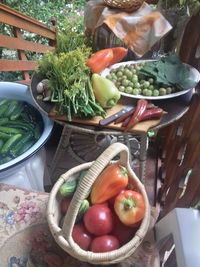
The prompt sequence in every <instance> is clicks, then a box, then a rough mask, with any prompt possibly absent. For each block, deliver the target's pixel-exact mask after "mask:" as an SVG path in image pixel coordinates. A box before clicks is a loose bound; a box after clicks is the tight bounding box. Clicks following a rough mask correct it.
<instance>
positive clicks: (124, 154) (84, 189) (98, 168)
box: [62, 143, 130, 246]
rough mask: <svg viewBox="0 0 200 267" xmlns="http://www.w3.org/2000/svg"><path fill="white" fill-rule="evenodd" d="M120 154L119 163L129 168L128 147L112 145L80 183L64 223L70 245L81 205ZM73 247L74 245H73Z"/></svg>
mask: <svg viewBox="0 0 200 267" xmlns="http://www.w3.org/2000/svg"><path fill="white" fill-rule="evenodd" d="M119 153H120V159H119V162H120V164H122V165H123V166H125V167H126V166H127V165H128V167H130V166H129V150H128V147H127V146H126V145H124V144H122V143H113V144H111V145H110V146H109V147H108V148H107V149H106V150H105V151H104V152H103V153H102V154H101V155H100V156H99V157H98V158H97V160H96V161H94V163H93V164H92V166H91V168H90V169H89V170H88V171H87V173H86V175H85V176H84V178H83V179H82V181H81V182H80V184H79V186H78V188H77V190H76V192H75V193H74V195H73V198H72V200H71V202H70V205H69V208H68V211H67V214H66V215H65V218H64V223H63V227H62V230H63V234H64V236H65V238H66V239H67V241H68V242H69V244H71V243H72V242H73V239H72V237H71V234H72V229H73V226H74V223H75V220H76V216H77V213H78V210H79V207H80V205H81V202H82V201H83V200H84V199H85V198H86V197H87V196H88V194H89V192H90V189H91V186H92V184H93V183H94V181H95V180H96V178H97V177H98V176H99V174H100V173H101V172H102V171H103V169H104V168H105V167H106V166H107V165H108V164H109V163H110V161H111V160H112V159H113V158H114V157H115V156H117V155H118V154H119ZM72 246H73V244H72Z"/></svg>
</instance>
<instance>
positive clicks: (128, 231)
mask: <svg viewBox="0 0 200 267" xmlns="http://www.w3.org/2000/svg"><path fill="white" fill-rule="evenodd" d="M114 226H115V227H114V228H113V231H112V233H111V234H112V235H114V236H115V237H117V239H118V240H119V243H120V245H121V246H123V245H125V244H126V243H128V242H129V241H130V240H131V239H132V238H133V236H134V235H135V233H136V231H137V229H138V227H135V228H133V227H129V226H126V225H124V224H123V223H122V222H120V220H119V219H118V217H117V216H114Z"/></svg>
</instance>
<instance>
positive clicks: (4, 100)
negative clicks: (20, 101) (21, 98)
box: [0, 99, 10, 107]
mask: <svg viewBox="0 0 200 267" xmlns="http://www.w3.org/2000/svg"><path fill="white" fill-rule="evenodd" d="M9 101H10V100H8V99H1V100H0V107H1V106H3V105H5V104H8V103H9Z"/></svg>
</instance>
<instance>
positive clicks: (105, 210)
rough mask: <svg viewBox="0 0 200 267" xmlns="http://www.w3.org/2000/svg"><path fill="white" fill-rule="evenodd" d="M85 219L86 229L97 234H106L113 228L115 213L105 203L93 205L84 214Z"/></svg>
mask: <svg viewBox="0 0 200 267" xmlns="http://www.w3.org/2000/svg"><path fill="white" fill-rule="evenodd" d="M83 221H84V224H85V227H86V229H87V230H88V231H89V232H90V233H91V234H94V235H96V236H100V235H106V234H108V233H110V232H111V231H112V228H113V214H112V211H111V210H110V209H109V207H108V206H107V205H105V204H103V205H93V206H91V207H90V208H89V209H88V210H87V211H86V213H85V214H84V217H83Z"/></svg>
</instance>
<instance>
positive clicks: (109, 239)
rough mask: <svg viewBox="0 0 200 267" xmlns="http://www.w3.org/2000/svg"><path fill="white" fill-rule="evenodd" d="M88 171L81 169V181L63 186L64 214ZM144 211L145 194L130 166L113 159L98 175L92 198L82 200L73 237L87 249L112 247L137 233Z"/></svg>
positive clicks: (103, 249) (104, 249)
mask: <svg viewBox="0 0 200 267" xmlns="http://www.w3.org/2000/svg"><path fill="white" fill-rule="evenodd" d="M84 175H85V173H84V172H83V173H81V175H80V177H79V181H78V182H77V181H74V180H73V181H66V182H65V183H64V184H62V186H61V187H60V190H59V193H60V195H61V197H62V200H61V202H60V211H61V214H62V216H65V214H66V213H67V210H68V207H69V204H70V201H71V199H72V196H73V194H74V192H75V190H76V188H77V186H78V184H79V183H80V182H81V180H82V178H83V177H84ZM144 214H145V203H144V199H143V196H142V194H141V193H140V192H139V191H138V189H137V187H136V185H135V184H134V182H133V181H132V179H130V178H129V176H128V173H127V170H126V168H125V167H123V166H121V165H119V164H118V163H112V164H109V165H108V166H107V167H106V168H105V169H104V170H103V171H102V172H101V174H100V175H99V176H98V177H97V179H96V180H95V182H94V184H93V186H92V188H91V191H90V193H89V196H88V198H87V199H85V200H84V201H83V202H82V203H81V206H80V208H79V211H78V216H77V218H76V223H75V225H74V228H73V230H72V238H73V239H74V241H75V242H76V243H77V244H78V245H79V246H80V247H81V248H82V249H83V250H86V251H92V252H97V253H98V252H108V251H112V250H115V249H118V248H119V247H121V246H123V245H124V244H126V243H127V242H129V241H130V240H131V239H132V238H133V237H134V235H135V233H136V231H137V229H138V228H139V226H140V223H141V221H142V219H143V218H144ZM63 218H64V217H62V218H61V221H60V225H61V226H62V224H63Z"/></svg>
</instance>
